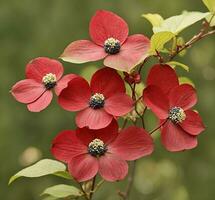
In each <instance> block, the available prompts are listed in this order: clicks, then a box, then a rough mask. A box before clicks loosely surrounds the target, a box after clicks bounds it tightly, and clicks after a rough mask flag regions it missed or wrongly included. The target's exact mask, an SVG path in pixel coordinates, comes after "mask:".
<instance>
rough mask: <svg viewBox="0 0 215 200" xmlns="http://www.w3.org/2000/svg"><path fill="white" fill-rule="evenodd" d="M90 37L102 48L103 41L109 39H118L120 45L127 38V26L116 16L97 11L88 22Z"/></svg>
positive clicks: (104, 11)
mask: <svg viewBox="0 0 215 200" xmlns="http://www.w3.org/2000/svg"><path fill="white" fill-rule="evenodd" d="M90 36H91V38H92V40H93V41H94V42H95V43H96V44H98V45H100V46H103V45H104V42H105V40H106V39H108V38H111V37H113V38H115V39H118V40H119V41H120V43H121V44H122V43H123V42H124V41H125V40H126V38H127V37H128V25H127V23H126V22H125V21H124V20H123V19H122V18H121V17H119V16H118V15H116V14H114V13H112V12H110V11H106V10H99V11H97V12H96V14H95V15H94V16H93V17H92V19H91V21H90Z"/></svg>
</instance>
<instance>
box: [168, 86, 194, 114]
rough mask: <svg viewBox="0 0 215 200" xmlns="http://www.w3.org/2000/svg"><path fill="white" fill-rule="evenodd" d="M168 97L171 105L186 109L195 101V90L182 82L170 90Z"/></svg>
mask: <svg viewBox="0 0 215 200" xmlns="http://www.w3.org/2000/svg"><path fill="white" fill-rule="evenodd" d="M169 99H170V106H171V107H175V106H178V107H180V108H182V109H184V110H188V109H190V108H192V107H193V106H194V105H195V104H196V103H197V95H196V90H195V89H194V88H193V87H192V86H191V85H189V84H182V85H180V86H178V87H176V88H174V89H173V90H172V91H171V93H170V96H169Z"/></svg>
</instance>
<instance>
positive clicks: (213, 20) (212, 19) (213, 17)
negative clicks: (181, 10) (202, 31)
mask: <svg viewBox="0 0 215 200" xmlns="http://www.w3.org/2000/svg"><path fill="white" fill-rule="evenodd" d="M206 20H207V22H208V23H210V26H211V27H213V26H215V14H210V15H208V16H207V17H206Z"/></svg>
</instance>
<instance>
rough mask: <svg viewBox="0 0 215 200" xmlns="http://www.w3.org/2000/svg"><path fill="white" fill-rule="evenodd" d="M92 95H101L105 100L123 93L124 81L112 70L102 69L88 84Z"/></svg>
mask: <svg viewBox="0 0 215 200" xmlns="http://www.w3.org/2000/svg"><path fill="white" fill-rule="evenodd" d="M90 86H91V89H92V91H93V92H94V93H96V92H97V93H102V94H103V95H104V96H105V97H106V98H108V97H110V96H112V95H114V94H116V92H117V93H124V92H125V85H124V81H123V80H122V78H121V77H120V75H119V74H118V73H117V72H116V71H115V70H113V69H110V68H107V67H105V68H102V69H100V70H98V71H96V73H95V74H94V75H93V77H92V79H91V82H90Z"/></svg>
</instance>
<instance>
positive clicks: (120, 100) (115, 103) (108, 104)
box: [104, 93, 134, 116]
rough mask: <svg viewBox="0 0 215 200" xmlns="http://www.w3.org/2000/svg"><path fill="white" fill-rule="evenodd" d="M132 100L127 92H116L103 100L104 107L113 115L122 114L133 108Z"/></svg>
mask: <svg viewBox="0 0 215 200" xmlns="http://www.w3.org/2000/svg"><path fill="white" fill-rule="evenodd" d="M133 105H134V102H133V100H132V99H131V97H129V96H128V95H127V94H124V93H117V94H115V95H113V96H111V97H109V98H108V99H106V100H105V105H104V109H105V111H107V112H108V113H109V114H111V115H113V116H123V115H125V114H127V113H129V112H130V111H131V110H132V108H133Z"/></svg>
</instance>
